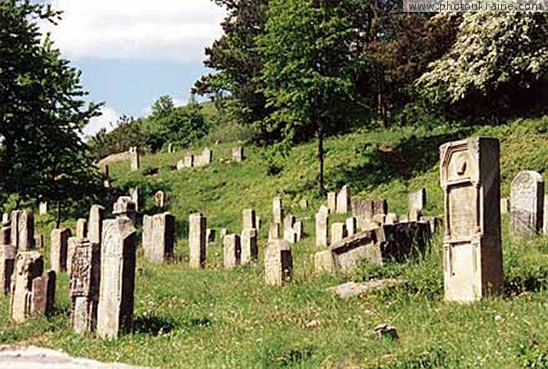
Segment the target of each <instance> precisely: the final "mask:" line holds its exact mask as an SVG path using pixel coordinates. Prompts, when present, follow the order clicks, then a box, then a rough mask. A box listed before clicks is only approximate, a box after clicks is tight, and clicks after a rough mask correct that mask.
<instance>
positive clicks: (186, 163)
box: [184, 155, 194, 168]
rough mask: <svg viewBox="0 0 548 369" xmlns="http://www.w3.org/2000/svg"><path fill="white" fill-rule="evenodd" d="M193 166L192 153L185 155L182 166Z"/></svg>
mask: <svg viewBox="0 0 548 369" xmlns="http://www.w3.org/2000/svg"><path fill="white" fill-rule="evenodd" d="M193 166H194V155H186V156H185V158H184V167H185V168H192V167H193Z"/></svg>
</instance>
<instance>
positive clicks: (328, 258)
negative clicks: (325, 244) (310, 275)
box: [314, 250, 336, 274]
mask: <svg viewBox="0 0 548 369" xmlns="http://www.w3.org/2000/svg"><path fill="white" fill-rule="evenodd" d="M314 270H315V271H316V273H319V274H322V273H326V274H331V273H334V272H335V270H336V268H335V259H334V258H333V253H332V252H331V250H322V251H318V252H317V253H315V254H314Z"/></svg>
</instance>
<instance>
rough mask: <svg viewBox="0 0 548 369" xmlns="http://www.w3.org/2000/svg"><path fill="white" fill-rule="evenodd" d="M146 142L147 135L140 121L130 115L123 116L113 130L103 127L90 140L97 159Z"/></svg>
mask: <svg viewBox="0 0 548 369" xmlns="http://www.w3.org/2000/svg"><path fill="white" fill-rule="evenodd" d="M144 143H145V137H144V135H143V134H142V130H141V125H140V121H139V120H137V121H135V120H134V119H133V118H132V117H128V116H121V117H120V118H119V119H118V121H117V122H116V124H115V128H114V129H113V130H112V131H110V132H107V130H106V129H105V128H102V129H101V130H100V131H99V132H97V133H96V134H95V135H94V136H92V137H90V139H89V141H88V145H89V146H90V148H91V150H92V152H93V154H94V156H95V159H96V160H100V159H102V158H104V157H106V156H109V155H111V154H117V153H120V152H124V151H128V150H129V148H130V147H133V146H138V147H142V146H144Z"/></svg>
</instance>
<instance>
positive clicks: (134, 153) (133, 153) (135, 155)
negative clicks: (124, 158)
mask: <svg viewBox="0 0 548 369" xmlns="http://www.w3.org/2000/svg"><path fill="white" fill-rule="evenodd" d="M129 154H130V162H131V164H130V166H131V171H132V172H133V171H136V170H139V166H140V162H139V148H137V146H134V147H130V148H129Z"/></svg>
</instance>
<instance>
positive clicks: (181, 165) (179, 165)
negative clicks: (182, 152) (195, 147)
mask: <svg viewBox="0 0 548 369" xmlns="http://www.w3.org/2000/svg"><path fill="white" fill-rule="evenodd" d="M184 168H185V161H184V159H183V160H179V161H178V162H177V164H175V169H177V170H181V169H184Z"/></svg>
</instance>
